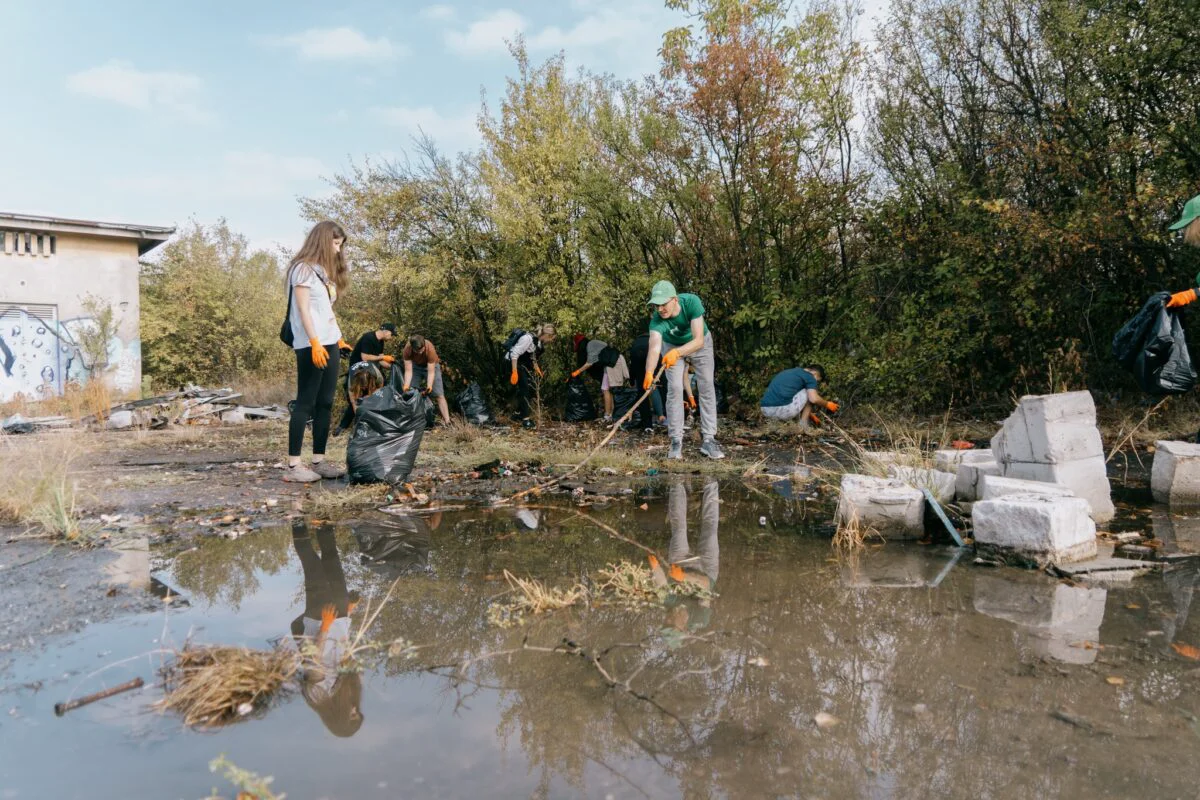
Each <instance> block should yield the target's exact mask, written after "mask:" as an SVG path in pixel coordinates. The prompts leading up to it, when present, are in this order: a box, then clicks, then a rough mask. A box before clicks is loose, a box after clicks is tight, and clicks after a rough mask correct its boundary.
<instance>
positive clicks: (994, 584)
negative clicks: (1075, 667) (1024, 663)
mask: <svg viewBox="0 0 1200 800" xmlns="http://www.w3.org/2000/svg"><path fill="white" fill-rule="evenodd" d="M1107 599H1108V592H1107V591H1105V590H1104V589H1094V588H1087V587H1082V586H1067V585H1065V584H1063V583H1053V582H1050V581H1048V580H1046V579H1045V578H1044V577H1043V576H1038V577H1037V578H1034V577H1032V576H1031V577H1029V578H1028V579H1024V578H1021V577H1019V576H1018V577H1016V578H1012V577H1008V576H1001V575H988V574H978V575H976V577H975V601H974V604H975V610H976V611H978V612H980V613H981V614H986V615H988V616H989V617H995V618H996V619H1003V620H1007V621H1008V622H1012V623H1013V624H1015V625H1017V626H1018V627H1019V628H1020V629H1022V630H1024V631H1025V632H1026V633H1027V634H1029V644H1030V646H1031V647H1032V649H1033V650H1034V652H1036V653H1037V654H1038V655H1043V656H1047V657H1050V658H1053V659H1055V660H1057V661H1062V662H1065V663H1068V664H1091V663H1092V662H1094V661H1095V660H1096V657H1097V655H1098V653H1099V651H1098V650H1097V649H1095V648H1088V647H1085V646H1084V645H1085V644H1086V643H1088V642H1096V641H1099V639H1100V626H1101V624H1103V622H1104V607H1105V603H1106V602H1107Z"/></svg>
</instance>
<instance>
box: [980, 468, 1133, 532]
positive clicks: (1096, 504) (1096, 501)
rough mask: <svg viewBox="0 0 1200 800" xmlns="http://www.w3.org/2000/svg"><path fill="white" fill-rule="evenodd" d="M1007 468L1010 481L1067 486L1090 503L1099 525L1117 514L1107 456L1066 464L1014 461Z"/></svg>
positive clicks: (1006, 472) (1006, 474)
mask: <svg viewBox="0 0 1200 800" xmlns="http://www.w3.org/2000/svg"><path fill="white" fill-rule="evenodd" d="M1003 466H1004V476H1005V477H1006V478H1020V479H1021V480H1026V481H1041V482H1042V483H1057V484H1059V485H1060V486H1066V487H1067V488H1068V489H1070V490H1071V491H1072V492H1074V493H1075V495H1076V496H1077V497H1082V498H1083V499H1084V500H1086V501H1087V502H1088V504H1089V505H1090V506H1091V509H1092V519H1093V520H1095V521H1096V522H1108V521H1109V520H1110V519H1112V518H1113V514H1115V513H1116V509H1115V508H1114V507H1113V502H1112V496H1111V494H1110V492H1111V489H1110V487H1109V484H1108V468H1107V466H1106V465H1105V463H1104V457H1103V456H1096V457H1095V458H1087V459H1083V460H1082V461H1068V462H1067V463H1065V464H1031V463H1026V462H1021V461H1012V462H1009V463H1007V464H1004V465H1003Z"/></svg>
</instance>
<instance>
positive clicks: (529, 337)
mask: <svg viewBox="0 0 1200 800" xmlns="http://www.w3.org/2000/svg"><path fill="white" fill-rule="evenodd" d="M532 352H533V334H532V333H527V334H525V335H524V336H522V337H521V338H520V339H517V343H516V344H514V345H513V348H512V350H509V351H508V357H509V359H514V358H520V357H521V356H523V355H525V354H526V353H532Z"/></svg>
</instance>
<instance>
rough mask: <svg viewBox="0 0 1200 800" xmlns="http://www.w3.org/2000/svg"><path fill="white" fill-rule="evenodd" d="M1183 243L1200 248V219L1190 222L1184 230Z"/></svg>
mask: <svg viewBox="0 0 1200 800" xmlns="http://www.w3.org/2000/svg"><path fill="white" fill-rule="evenodd" d="M1183 241H1184V242H1186V243H1187V244H1190V245H1191V246H1193V247H1200V217H1197V218H1196V219H1194V220H1192V221H1191V222H1189V223H1188V226H1187V227H1186V228H1184V229H1183Z"/></svg>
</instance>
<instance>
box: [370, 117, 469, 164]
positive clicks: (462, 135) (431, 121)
mask: <svg viewBox="0 0 1200 800" xmlns="http://www.w3.org/2000/svg"><path fill="white" fill-rule="evenodd" d="M371 113H372V114H373V115H374V116H375V118H376V119H378V120H379V121H380V122H382V123H384V124H385V125H390V126H391V127H393V128H399V129H400V130H402V131H404V132H405V133H407V134H408V135H409V136H411V137H413V138H417V137H419V136H420V135H421V134H422V133H424V134H427V135H428V136H430V137H431V138H432V139H433V140H434V142H436V143H437V145H438V149H439V150H440V151H442V152H443V153H444V154H446V155H453V154H454V153H456V152H459V151H462V150H468V149H473V148H474V147H476V146H477V145H478V144H479V127H478V124H477V122H476V119H477V113H476V112H475V111H473V110H467V111H463V112H460V113H457V114H443V113H441V112H440V111H438V110H437V109H435V108H433V107H431V106H417V107H410V106H391V107H387V108H374V109H372V110H371Z"/></svg>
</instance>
